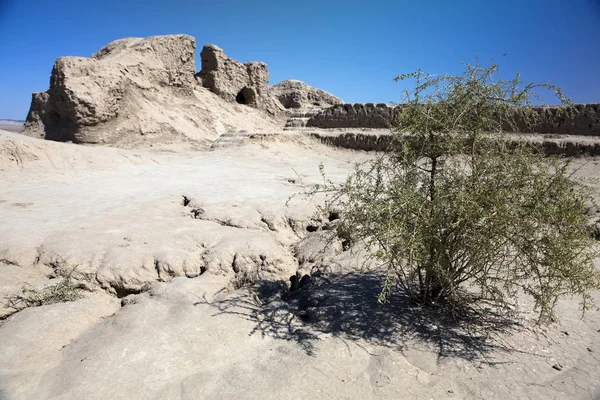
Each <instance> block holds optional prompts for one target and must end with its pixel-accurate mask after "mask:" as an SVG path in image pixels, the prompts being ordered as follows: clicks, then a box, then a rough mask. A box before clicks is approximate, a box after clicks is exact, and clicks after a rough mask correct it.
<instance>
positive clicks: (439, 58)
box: [0, 0, 600, 119]
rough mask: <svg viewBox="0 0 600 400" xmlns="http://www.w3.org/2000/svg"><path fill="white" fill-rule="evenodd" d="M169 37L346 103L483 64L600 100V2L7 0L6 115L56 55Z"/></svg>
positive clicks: (26, 98) (19, 115) (394, 94)
mask: <svg viewBox="0 0 600 400" xmlns="http://www.w3.org/2000/svg"><path fill="white" fill-rule="evenodd" d="M170 33H187V34H190V35H192V36H194V37H196V40H197V42H198V47H199V48H198V52H199V51H200V49H201V47H202V45H203V44H205V43H214V44H216V45H218V46H220V47H222V48H223V49H224V50H225V52H226V53H227V54H228V55H229V56H230V57H233V58H235V59H238V60H240V61H264V62H266V63H267V64H268V68H269V71H270V72H271V84H275V83H277V82H279V81H281V80H284V79H300V80H303V81H305V82H306V83H308V84H310V85H313V86H317V87H321V88H323V89H325V90H328V91H330V92H332V93H333V94H335V95H337V96H339V97H341V98H342V99H343V100H345V101H347V102H390V101H395V102H399V101H400V100H401V92H402V89H403V88H404V86H403V83H395V82H394V81H393V78H394V77H395V76H397V75H399V74H401V73H404V72H410V71H413V70H416V69H417V68H421V69H423V70H425V71H427V72H431V73H444V72H450V73H456V72H459V71H460V70H461V64H460V62H461V61H466V62H473V61H474V60H475V58H476V57H477V56H479V58H480V60H482V61H483V62H487V61H490V60H494V61H498V62H499V63H500V65H501V70H502V72H503V73H504V75H505V76H507V75H508V74H512V73H514V72H516V71H520V72H521V73H522V74H523V77H524V78H525V79H528V80H533V81H539V82H550V83H554V84H557V85H559V86H561V87H562V88H563V89H564V90H565V93H566V95H567V96H569V97H570V98H571V99H572V100H573V101H575V102H582V103H590V102H600V41H599V40H600V0H568V1H567V0H503V1H495V0H464V1H461V0H454V1H451V0H430V1H426V0H421V1H402V0H396V1H387V0H381V1H378V0H371V1H367V0H361V1H354V0H342V1H340V0H327V1H323V0H296V1H293V2H292V1H275V0H271V1H267V0H257V1H248V0H212V1H205V0H189V1H188V0H179V1H178V0H170V1H167V0H162V1H161V0H144V1H141V0H103V1H97V0H0V118H10V119H24V118H25V116H26V114H27V111H28V109H29V103H30V98H31V92H34V91H45V90H46V89H47V88H48V82H49V77H50V71H51V69H52V65H53V62H54V60H55V59H56V58H57V57H59V56H63V55H75V56H86V57H87V56H90V55H91V54H92V53H93V52H95V51H96V50H98V49H99V48H100V47H102V46H103V45H105V44H107V43H109V42H111V41H112V40H115V39H119V38H122V37H128V36H138V37H144V36H151V35H162V34H170ZM505 53H506V54H507V55H506V56H505V57H503V54H505ZM197 68H198V69H199V68H200V65H199V60H198V59H197Z"/></svg>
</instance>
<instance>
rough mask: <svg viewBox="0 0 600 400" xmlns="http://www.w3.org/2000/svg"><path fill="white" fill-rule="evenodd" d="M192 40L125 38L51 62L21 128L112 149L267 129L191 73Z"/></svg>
mask: <svg viewBox="0 0 600 400" xmlns="http://www.w3.org/2000/svg"><path fill="white" fill-rule="evenodd" d="M195 50H196V42H195V39H194V38H193V37H191V36H187V35H168V36H153V37H149V38H145V39H142V38H127V39H121V40H117V41H115V42H112V43H110V44H108V45H107V46H105V47H103V48H102V49H100V50H99V51H98V52H96V53H95V54H93V55H92V57H91V58H84V57H60V58H58V59H57V60H56V62H55V64H54V68H53V69H52V75H51V79H50V88H49V89H48V91H46V92H44V93H34V94H33V96H32V102H31V108H30V111H29V114H28V116H27V121H26V124H25V128H24V131H23V133H25V134H27V135H29V136H35V137H42V138H45V139H50V140H57V141H72V142H75V143H98V144H110V145H115V146H120V147H137V146H140V145H141V146H143V145H148V146H150V145H152V146H154V145H160V144H171V143H174V142H186V143H189V144H190V146H192V147H195V148H197V147H207V146H209V145H210V143H211V142H212V141H213V140H214V139H215V138H216V137H217V136H218V135H220V134H223V133H227V132H230V131H236V130H241V129H253V130H259V131H260V130H263V129H269V130H272V129H275V128H277V125H276V123H275V121H273V120H271V119H270V118H268V117H267V116H266V115H264V114H263V113H261V112H259V111H258V110H253V109H251V108H248V107H241V106H238V105H236V104H229V103H227V102H225V101H223V100H222V99H221V98H219V97H218V96H215V95H214V94H213V93H210V92H209V91H208V90H206V89H204V88H202V87H201V86H200V85H198V82H197V81H196V79H195V78H194V75H195V74H196V67H195V61H194V57H195Z"/></svg>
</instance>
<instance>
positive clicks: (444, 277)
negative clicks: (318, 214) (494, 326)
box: [311, 64, 600, 320]
mask: <svg viewBox="0 0 600 400" xmlns="http://www.w3.org/2000/svg"><path fill="white" fill-rule="evenodd" d="M408 78H414V79H415V80H416V88H415V90H414V91H412V92H407V93H406V100H405V103H404V105H403V106H401V108H400V111H399V114H398V118H397V121H396V123H395V127H394V128H393V134H394V141H393V144H392V146H391V147H390V149H389V151H388V152H386V153H385V154H383V155H380V156H377V157H376V158H375V159H373V160H372V161H369V162H366V163H363V164H359V165H358V166H357V167H356V169H355V171H354V172H353V173H352V174H351V175H350V176H349V177H348V178H347V180H346V181H345V182H344V183H342V184H334V183H332V182H329V181H326V182H325V184H323V185H316V186H315V187H314V188H313V189H312V191H311V193H312V194H316V193H322V192H325V193H327V194H328V196H327V202H326V206H325V207H326V208H335V209H337V210H341V216H342V218H341V222H340V223H339V224H338V229H339V231H340V233H341V234H342V235H343V236H344V238H345V239H346V240H347V241H349V242H357V241H363V242H364V243H365V244H366V246H367V248H368V249H369V251H370V252H371V254H372V256H373V257H375V258H376V259H378V260H379V261H381V263H382V264H383V265H384V266H385V267H386V269H387V280H386V283H385V285H384V287H383V290H382V292H381V294H380V296H379V300H380V301H385V299H386V297H387V296H388V295H389V294H390V293H391V292H392V290H393V289H394V288H396V287H398V288H400V289H401V290H403V291H405V292H407V293H408V294H409V295H410V296H411V298H412V299H413V300H414V301H416V302H419V303H421V304H428V305H431V304H443V305H446V306H451V307H456V306H458V305H460V304H464V303H465V302H468V301H473V300H478V299H484V298H485V299H488V300H489V299H491V300H493V301H494V302H495V303H496V304H499V305H504V306H506V305H507V303H509V302H510V301H511V299H514V296H516V295H517V294H518V293H524V294H526V295H529V296H531V297H532V298H533V300H534V302H535V308H536V309H537V310H538V311H539V312H540V319H546V320H547V319H552V318H553V316H554V314H553V311H554V306H555V304H556V302H557V300H558V299H559V298H561V297H563V296H570V295H577V296H579V297H580V298H581V299H582V304H583V306H584V307H586V306H588V304H589V302H590V293H591V291H592V290H594V289H597V288H599V287H600V275H599V274H598V272H597V271H596V270H595V268H594V264H593V260H594V259H595V257H596V250H595V242H594V240H593V238H592V226H591V223H590V216H589V209H590V207H595V205H594V203H593V197H592V191H591V190H590V189H589V188H587V187H586V186H584V185H583V184H581V183H578V182H576V181H575V180H574V179H572V175H571V174H570V172H569V162H570V161H569V160H566V159H559V158H557V157H546V156H544V155H543V154H541V152H538V151H536V149H535V148H532V147H531V145H527V144H524V142H525V141H520V142H519V141H514V140H507V137H506V135H507V133H508V132H510V133H515V132H517V131H518V130H519V127H523V126H527V125H529V124H535V122H536V121H535V118H536V116H537V114H536V113H535V112H533V111H532V110H531V108H530V107H531V106H532V103H531V99H532V98H539V96H538V94H539V92H540V89H548V90H550V91H551V92H552V93H554V94H555V95H556V96H557V97H558V98H559V99H560V100H561V101H562V102H563V104H565V103H566V100H565V99H564V97H563V96H562V93H561V92H560V90H559V89H558V88H556V87H555V86H552V85H547V84H541V85H536V84H533V83H527V84H526V83H524V82H523V81H522V80H521V79H520V77H519V75H517V76H516V78H515V79H512V80H502V79H501V78H500V76H499V73H498V70H497V65H496V64H491V65H490V66H488V67H481V66H479V65H474V66H473V65H468V64H466V65H465V72H464V73H463V74H462V75H459V76H452V75H443V76H431V75H425V74H423V73H422V72H421V71H419V72H417V73H414V74H407V75H402V76H400V77H398V78H397V79H408ZM517 108H518V110H519V112H515V110H516V109H517ZM530 111H531V112H530ZM350 236H351V237H350Z"/></svg>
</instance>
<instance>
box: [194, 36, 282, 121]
mask: <svg viewBox="0 0 600 400" xmlns="http://www.w3.org/2000/svg"><path fill="white" fill-rule="evenodd" d="M200 57H201V59H202V70H201V71H200V72H199V73H198V74H197V78H198V79H199V80H200V81H201V82H202V86H204V87H205V88H207V89H209V90H210V91H211V92H213V93H215V94H217V95H218V96H219V97H221V98H223V99H225V100H227V101H228V102H232V103H233V102H237V103H239V104H244V105H248V106H251V107H254V108H258V109H261V110H265V111H267V112H268V113H270V114H272V115H275V114H278V113H279V112H281V111H282V107H281V105H280V104H278V102H277V101H276V100H275V99H274V98H273V97H272V96H271V93H270V89H269V71H268V70H267V64H265V63H262V62H247V63H244V64H242V63H241V62H239V61H236V60H234V59H232V58H229V57H227V55H225V52H224V51H223V49H221V48H219V47H217V46H215V45H212V44H207V45H206V46H204V48H203V49H202V53H200Z"/></svg>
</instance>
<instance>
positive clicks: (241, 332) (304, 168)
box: [0, 132, 600, 399]
mask: <svg viewBox="0 0 600 400" xmlns="http://www.w3.org/2000/svg"><path fill="white" fill-rule="evenodd" d="M225 142H227V141H225ZM227 143H229V142H227ZM235 144H236V142H235V140H234V141H232V142H231V143H229V144H228V145H222V146H215V148H214V150H213V151H207V152H197V153H186V152H178V153H167V152H156V151H155V152H150V151H128V150H119V149H111V148H99V147H81V146H75V145H70V144H60V143H49V142H44V141H41V140H36V139H31V138H26V137H23V136H19V135H14V134H10V133H2V132H0V295H1V296H3V297H5V298H6V297H10V296H11V295H12V294H14V293H16V292H18V290H19V287H20V285H22V284H23V283H24V282H27V283H29V284H32V285H34V286H41V285H45V284H48V283H49V282H52V279H51V277H52V275H53V274H55V273H57V272H60V271H62V270H72V269H74V270H75V271H76V274H77V277H78V278H79V279H81V280H82V282H86V285H87V287H88V289H89V291H88V295H87V296H86V298H84V299H81V300H78V301H74V302H69V303H61V304H53V305H47V306H43V307H36V308H29V309H25V310H23V311H20V312H17V313H14V314H12V315H11V316H10V317H8V318H6V319H4V320H3V321H2V322H3V323H2V325H0V399H32V398H35V399H82V398H85V399H105V398H113V399H175V398H177V399H196V398H203V399H259V398H260V399H282V398H284V399H306V398H314V399H328V398H329V399H331V398H334V399H356V398H386V399H398V398H416V399H429V398H435V399H473V398H481V399H491V398H494V399H504V398H531V399H538V398H549V399H598V398H600V356H599V355H598V354H600V312H597V311H592V312H589V313H588V314H587V315H586V318H584V319H581V318H580V317H581V315H580V313H579V312H578V311H577V310H578V304H577V300H576V299H575V300H569V299H567V300H565V301H563V302H562V303H561V304H560V307H559V313H560V315H561V317H562V319H561V322H560V323H558V324H554V325H552V326H550V327H536V326H534V325H533V319H534V315H533V314H532V313H531V310H530V305H529V304H528V302H526V301H522V302H521V303H520V308H519V309H520V311H521V314H520V315H521V319H519V320H517V323H516V324H514V323H513V322H511V321H504V322H503V323H502V324H501V326H502V330H501V331H497V332H496V333H495V334H494V335H492V336H491V337H490V338H488V339H486V338H484V337H482V336H481V332H478V331H469V330H468V329H466V328H465V327H464V326H460V325H458V326H457V325H453V324H452V323H451V322H449V321H440V320H439V319H436V318H435V317H434V316H431V315H428V313H426V312H424V311H423V310H419V309H415V308H413V307H410V306H408V305H407V304H406V302H405V301H404V300H403V299H402V298H394V299H393V300H392V301H391V302H390V303H389V304H387V305H385V306H380V305H378V304H377V303H376V301H375V296H376V294H377V293H378V291H379V288H380V285H381V276H380V275H378V274H377V273H376V272H373V273H366V272H362V273H359V272H358V269H360V268H357V267H359V266H360V265H362V263H361V256H360V254H358V253H357V254H348V253H349V252H343V253H342V252H341V251H334V252H333V253H334V254H332V255H330V256H329V258H330V259H335V260H336V261H339V264H340V265H343V268H342V269H341V270H340V272H341V273H340V274H334V275H331V276H330V279H329V280H323V281H321V282H320V284H319V285H318V286H317V287H316V288H315V289H314V290H313V291H312V292H311V293H310V294H309V295H308V296H309V298H308V299H303V298H302V296H304V295H305V294H302V293H300V294H298V296H297V297H294V296H290V297H289V298H287V299H286V301H284V300H283V299H282V298H281V297H280V296H277V295H276V293H277V290H276V288H277V284H276V283H273V284H272V285H271V286H269V284H266V283H265V284H264V285H263V286H264V287H263V286H261V287H259V289H260V290H258V292H257V291H256V290H255V289H248V288H242V289H238V290H233V288H234V287H237V286H236V285H238V284H239V283H243V281H244V279H259V280H261V279H263V280H267V281H270V282H277V281H278V280H281V281H286V280H287V278H288V277H289V276H290V275H293V274H294V273H295V272H296V270H298V269H299V268H306V265H304V266H303V265H301V264H302V263H303V261H302V260H304V259H310V258H318V257H320V256H315V255H311V254H312V253H311V251H312V247H311V246H312V244H311V243H313V242H319V241H320V240H319V237H318V236H314V235H313V234H309V233H308V232H307V225H310V224H313V225H314V224H315V223H316V222H314V221H310V220H309V217H310V216H311V215H312V212H313V207H314V202H312V203H309V202H306V201H300V200H299V199H298V200H294V201H292V202H291V205H290V206H289V207H286V205H285V203H286V200H287V199H288V198H289V196H291V195H292V194H294V193H297V192H298V191H300V190H302V187H304V186H306V185H309V184H311V183H316V182H318V181H319V180H320V177H319V171H318V165H319V163H323V164H324V166H325V168H326V171H327V173H328V176H329V177H331V178H332V179H334V180H341V179H343V178H344V177H345V176H346V174H347V173H348V172H349V171H350V169H351V168H352V165H353V163H354V162H356V161H360V160H364V159H365V158H366V157H368V154H366V153H361V152H353V151H348V150H336V149H333V148H329V147H326V146H323V145H321V144H318V143H317V142H316V141H314V140H310V139H306V138H299V137H297V136H294V135H289V137H281V138H279V139H272V138H271V139H264V138H263V139H260V138H259V139H256V140H250V142H249V143H246V144H245V145H243V146H236V145H235ZM577 163H578V166H580V167H581V168H580V169H579V172H578V173H579V174H580V175H581V176H583V177H596V176H598V174H599V173H600V167H599V166H598V162H597V161H596V160H593V159H588V160H583V159H582V160H577ZM592 183H593V182H592ZM593 184H594V185H596V188H598V187H597V184H596V183H593ZM317 247H318V246H317ZM309 261H310V260H309ZM313 261H314V260H313ZM301 292H302V291H301ZM595 297H596V299H597V301H599V302H600V296H599V295H598V294H596V295H595ZM306 304H312V305H313V306H314V307H313V308H316V310H317V312H318V315H319V317H318V319H317V321H316V322H315V321H313V322H306V321H305V319H304V318H302V315H304V314H303V313H304V312H306V311H307V310H308V309H307V308H306ZM0 311H1V312H2V313H3V314H2V315H4V316H7V315H9V314H10V313H11V312H13V311H14V310H12V311H11V310H10V309H9V308H7V307H4V308H2V309H0Z"/></svg>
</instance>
